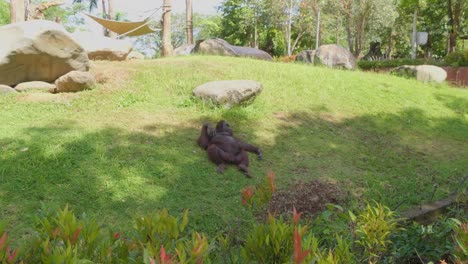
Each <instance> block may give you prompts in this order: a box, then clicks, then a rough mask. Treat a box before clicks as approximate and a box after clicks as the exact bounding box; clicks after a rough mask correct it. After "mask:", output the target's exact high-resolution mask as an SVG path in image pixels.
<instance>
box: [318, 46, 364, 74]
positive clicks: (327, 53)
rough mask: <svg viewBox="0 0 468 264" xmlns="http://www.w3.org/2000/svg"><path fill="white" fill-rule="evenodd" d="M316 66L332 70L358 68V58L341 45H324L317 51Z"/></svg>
mask: <svg viewBox="0 0 468 264" xmlns="http://www.w3.org/2000/svg"><path fill="white" fill-rule="evenodd" d="M313 63H314V64H323V65H326V66H328V67H332V68H346V69H350V70H351V69H355V68H356V58H354V56H353V54H352V53H351V52H349V51H348V50H347V49H345V48H343V47H342V46H340V45H336V44H329V45H322V46H320V47H319V48H318V49H317V50H315V56H314V60H313Z"/></svg>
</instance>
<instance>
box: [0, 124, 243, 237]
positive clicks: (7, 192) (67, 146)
mask: <svg viewBox="0 0 468 264" xmlns="http://www.w3.org/2000/svg"><path fill="white" fill-rule="evenodd" d="M80 129H82V128H79V127H75V126H74V125H73V124H69V123H67V124H62V125H50V126H46V127H32V128H29V129H27V130H25V131H24V134H23V136H22V137H19V138H21V139H12V138H10V139H0V149H2V150H3V153H2V155H1V156H0V158H1V166H0V167H1V168H0V204H1V205H2V209H1V211H0V212H1V219H3V220H7V222H8V224H9V229H10V230H11V229H13V230H14V232H20V233H23V234H24V233H25V229H26V227H31V226H32V215H31V214H34V213H36V212H37V210H38V209H39V208H40V206H41V203H43V204H45V205H46V206H47V207H56V208H60V207H63V206H64V205H65V204H66V203H68V204H69V205H70V206H71V208H72V209H73V210H74V211H75V212H77V213H78V214H81V213H82V212H86V213H87V214H90V215H96V216H97V217H98V219H99V220H101V221H103V222H104V223H108V224H109V225H112V226H114V227H116V228H117V229H118V228H120V227H121V228H122V229H124V230H125V229H126V228H128V227H129V226H130V225H132V224H133V217H134V216H135V215H141V214H146V213H149V212H152V211H154V210H155V209H162V208H168V209H169V210H170V212H171V213H173V214H179V213H181V212H182V210H183V209H185V208H188V209H190V216H191V221H190V225H191V226H192V227H195V228H197V229H203V231H204V232H208V233H214V231H215V230H219V229H222V228H223V227H224V226H225V225H226V224H227V222H228V221H235V219H237V218H239V219H243V218H248V217H246V215H248V214H247V212H246V211H245V210H244V209H243V208H242V206H240V195H239V190H240V189H242V188H243V187H244V185H245V184H247V183H248V181H247V180H243V179H244V176H242V175H241V174H238V173H237V171H235V170H230V171H228V172H227V173H226V175H224V176H221V175H218V174H217V173H216V172H215V168H214V166H213V165H212V164H210V163H209V162H207V159H206V155H205V153H203V151H202V150H201V149H199V148H198V146H196V144H195V142H196V138H197V136H198V133H199V132H198V130H196V129H193V128H190V127H168V126H167V125H160V124H155V125H151V126H147V127H143V128H142V130H143V131H145V132H128V131H125V130H123V129H117V128H105V129H101V130H98V131H95V132H89V133H83V132H80ZM150 131H158V133H155V134H158V135H154V134H150V133H148V132H150ZM26 135H27V136H26ZM239 221H240V220H239ZM26 232H27V231H26Z"/></svg>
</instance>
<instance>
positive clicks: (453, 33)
mask: <svg viewBox="0 0 468 264" xmlns="http://www.w3.org/2000/svg"><path fill="white" fill-rule="evenodd" d="M454 1H455V6H453V4H452V3H453V1H452V0H447V8H448V10H447V11H448V17H449V26H450V31H449V34H448V42H447V54H448V53H451V52H454V51H456V49H457V38H458V32H459V29H460V16H461V9H462V6H463V5H462V1H463V0H454Z"/></svg>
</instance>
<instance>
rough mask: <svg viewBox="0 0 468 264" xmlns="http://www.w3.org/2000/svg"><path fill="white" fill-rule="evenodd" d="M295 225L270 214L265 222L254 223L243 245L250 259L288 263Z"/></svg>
mask: <svg viewBox="0 0 468 264" xmlns="http://www.w3.org/2000/svg"><path fill="white" fill-rule="evenodd" d="M293 234H294V226H293V225H291V224H289V223H287V222H286V221H284V220H283V217H280V218H279V219H276V218H275V217H273V216H272V215H269V216H268V219H267V222H266V223H264V224H262V223H261V224H257V225H254V227H253V230H252V231H251V232H249V234H248V235H247V239H246V242H245V245H244V246H243V247H242V252H243V255H244V256H245V258H246V260H248V261H250V262H251V261H255V262H258V263H286V262H287V261H288V260H289V259H290V257H291V255H292V252H293V239H292V238H293Z"/></svg>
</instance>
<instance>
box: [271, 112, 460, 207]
mask: <svg viewBox="0 0 468 264" xmlns="http://www.w3.org/2000/svg"><path fill="white" fill-rule="evenodd" d="M277 119H280V120H281V121H282V125H281V127H280V128H279V129H278V130H279V131H280V132H279V134H278V135H277V136H276V139H275V142H276V143H275V144H273V145H271V146H269V147H268V148H266V149H265V151H264V152H265V153H266V154H265V156H266V158H267V159H270V160H274V161H275V162H274V165H273V168H272V169H273V170H274V171H276V172H278V173H280V175H283V179H284V178H293V179H304V180H310V179H328V180H332V181H336V182H337V183H338V184H339V185H340V186H341V188H343V189H345V190H347V191H348V193H349V194H350V195H351V197H348V198H349V199H350V200H354V201H362V200H370V199H375V200H377V201H379V202H382V203H384V204H386V205H388V206H390V207H391V208H396V207H400V206H401V208H407V207H410V206H414V205H417V204H420V203H422V202H428V201H432V200H435V199H439V198H442V197H444V198H445V197H446V196H447V195H448V194H450V193H452V192H454V191H459V190H461V189H462V188H465V189H466V188H467V187H468V186H459V184H461V182H462V179H463V177H464V176H465V175H467V174H468V164H467V163H466V161H467V160H468V152H467V151H466V146H467V142H468V122H467V121H466V120H465V119H464V118H463V117H460V118H458V117H450V118H448V117H447V118H437V119H435V118H429V117H427V116H426V115H425V114H424V113H423V111H421V110H420V109H416V108H409V109H406V110H404V111H401V112H399V113H398V114H388V113H385V114H379V115H375V116H371V115H364V116H360V117H355V118H339V117H336V116H333V115H331V114H328V113H327V112H326V111H323V112H322V113H312V114H311V113H289V114H280V115H277ZM272 153H274V156H271V155H272ZM269 154H270V155H269Z"/></svg>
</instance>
